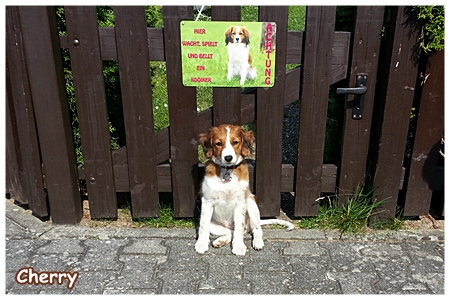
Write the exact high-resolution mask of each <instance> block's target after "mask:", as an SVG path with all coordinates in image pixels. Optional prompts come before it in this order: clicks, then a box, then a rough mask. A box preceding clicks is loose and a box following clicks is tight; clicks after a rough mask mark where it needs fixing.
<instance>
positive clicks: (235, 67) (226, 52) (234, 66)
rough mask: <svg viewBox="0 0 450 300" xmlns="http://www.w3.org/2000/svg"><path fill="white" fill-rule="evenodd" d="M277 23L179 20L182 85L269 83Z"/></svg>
mask: <svg viewBox="0 0 450 300" xmlns="http://www.w3.org/2000/svg"><path fill="white" fill-rule="evenodd" d="M276 28H277V27H276V23H274V22H215V21H212V22H195V21H182V22H181V23H180V34H181V63H182V73H183V84H184V85H185V86H213V87H272V86H273V85H274V81H275V50H276V47H275V45H276Z"/></svg>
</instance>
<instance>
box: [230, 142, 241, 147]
mask: <svg viewBox="0 0 450 300" xmlns="http://www.w3.org/2000/svg"><path fill="white" fill-rule="evenodd" d="M237 144H239V141H232V142H231V145H233V146H235V145H237Z"/></svg>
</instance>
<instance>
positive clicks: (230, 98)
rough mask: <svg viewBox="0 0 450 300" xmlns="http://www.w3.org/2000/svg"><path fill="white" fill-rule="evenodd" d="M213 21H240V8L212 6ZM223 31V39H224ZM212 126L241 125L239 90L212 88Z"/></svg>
mask: <svg viewBox="0 0 450 300" xmlns="http://www.w3.org/2000/svg"><path fill="white" fill-rule="evenodd" d="M211 19H212V20H213V21H240V20H241V7H240V6H212V7H211ZM225 30H226V28H225V29H224V31H223V32H224V37H225ZM213 107H214V109H213V122H214V123H213V125H215V126H217V125H220V124H234V125H241V89H240V88H213Z"/></svg>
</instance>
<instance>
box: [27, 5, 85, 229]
mask: <svg viewBox="0 0 450 300" xmlns="http://www.w3.org/2000/svg"><path fill="white" fill-rule="evenodd" d="M19 11H20V18H21V23H22V26H23V27H22V32H23V38H24V46H25V53H26V57H27V65H28V73H29V79H30V87H31V93H32V99H33V104H34V105H33V107H34V113H35V116H36V125H37V129H38V134H39V145H40V151H41V156H42V161H43V168H44V172H45V179H46V188H47V194H48V201H49V205H50V210H51V216H52V222H53V223H55V224H75V223H78V222H79V221H80V220H81V218H82V216H83V214H82V202H81V196H80V192H79V187H78V176H77V166H76V161H75V148H74V142H73V137H72V127H71V122H70V115H69V106H68V102H67V96H66V90H65V88H64V87H65V81H64V69H63V64H62V59H61V51H60V48H59V39H58V32H57V23H56V13H55V8H54V7H46V6H22V7H20V9H19ZM49 116H51V117H49Z"/></svg>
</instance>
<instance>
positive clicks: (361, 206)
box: [298, 183, 403, 238]
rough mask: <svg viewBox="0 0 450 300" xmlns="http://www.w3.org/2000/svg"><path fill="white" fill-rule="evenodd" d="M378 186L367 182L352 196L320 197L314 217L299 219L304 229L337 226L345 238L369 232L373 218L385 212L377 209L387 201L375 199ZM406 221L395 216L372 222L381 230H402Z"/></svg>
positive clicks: (357, 188) (333, 227) (359, 186)
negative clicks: (368, 186)
mask: <svg viewBox="0 0 450 300" xmlns="http://www.w3.org/2000/svg"><path fill="white" fill-rule="evenodd" d="M374 192H375V189H374V188H369V189H365V186H364V184H362V183H360V184H358V186H357V187H356V189H355V192H354V193H353V194H351V195H347V196H346V195H339V196H338V195H331V196H325V197H321V198H319V199H317V200H318V201H322V202H323V205H321V206H320V208H319V212H318V215H317V216H316V217H313V218H306V219H303V220H301V221H300V222H299V224H298V226H299V227H300V228H305V229H310V228H316V229H337V230H339V232H340V237H339V238H342V236H343V234H345V233H358V232H364V231H366V230H367V229H368V228H369V227H368V221H369V218H370V217H372V216H374V215H376V214H378V213H381V212H382V210H378V211H377V212H375V210H376V209H377V208H380V207H381V206H382V205H383V204H384V203H385V202H386V199H383V200H375V198H374ZM402 223H403V221H402V220H399V219H394V220H393V221H389V222H387V221H386V222H383V224H381V223H377V224H374V225H371V227H375V228H377V229H399V228H401V226H402Z"/></svg>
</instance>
